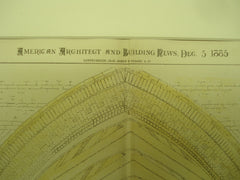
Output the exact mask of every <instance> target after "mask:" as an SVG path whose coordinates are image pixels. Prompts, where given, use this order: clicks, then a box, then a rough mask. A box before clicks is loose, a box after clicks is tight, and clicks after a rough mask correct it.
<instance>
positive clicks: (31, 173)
mask: <svg viewBox="0 0 240 180" xmlns="http://www.w3.org/2000/svg"><path fill="white" fill-rule="evenodd" d="M0 179H3V180H8V179H9V180H13V179H14V180H20V179H23V180H27V179H42V180H46V179H62V180H66V179H97V180H99V179H110V180H111V179H148V180H149V179H151V180H154V179H167V180H168V179H194V180H195V179H233V180H234V179H240V144H239V142H238V141H237V140H236V139H235V138H234V137H233V136H232V135H231V133H230V132H228V130H227V129H226V128H225V127H224V126H223V125H222V124H221V123H220V122H219V121H218V120H216V119H215V118H213V117H212V116H210V115H209V114H208V113H206V112H204V111H203V110H202V109H201V108H200V107H199V106H197V105H195V104H194V103H193V102H192V101H191V100H190V99H189V98H187V97H185V96H184V95H183V94H181V93H180V92H178V91H176V90H175V89H174V88H171V87H169V86H168V85H167V84H165V83H163V82H161V81H160V80H159V79H158V78H156V77H154V76H152V75H150V74H148V73H146V72H144V71H142V70H136V69H133V68H115V69H111V70H109V71H106V72H103V73H101V74H98V75H96V76H93V77H91V78H89V79H87V80H85V81H83V82H81V83H80V84H78V85H76V86H74V87H73V88H71V89H70V90H67V91H66V92H64V93H63V94H62V95H60V96H59V97H57V98H56V99H54V100H53V101H51V102H50V103H49V104H47V105H45V106H44V107H43V108H42V109H41V110H39V111H38V112H37V113H35V114H34V115H33V116H31V117H30V118H29V119H27V120H26V121H25V122H24V123H23V124H22V125H21V126H20V127H18V129H17V130H16V131H15V132H14V133H13V134H12V135H11V136H10V137H9V138H8V139H7V140H6V141H5V142H4V143H3V144H2V145H1V146H0Z"/></svg>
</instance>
